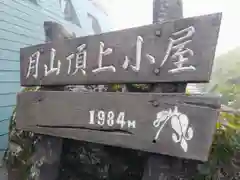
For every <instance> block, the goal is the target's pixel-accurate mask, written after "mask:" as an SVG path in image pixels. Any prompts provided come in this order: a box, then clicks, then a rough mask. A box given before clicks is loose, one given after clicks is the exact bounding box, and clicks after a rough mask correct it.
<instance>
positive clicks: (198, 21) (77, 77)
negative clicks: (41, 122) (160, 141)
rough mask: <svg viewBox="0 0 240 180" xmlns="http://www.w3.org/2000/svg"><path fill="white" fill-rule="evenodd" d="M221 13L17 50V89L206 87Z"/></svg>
mask: <svg viewBox="0 0 240 180" xmlns="http://www.w3.org/2000/svg"><path fill="white" fill-rule="evenodd" d="M220 24H221V13H215V14H210V15H205V16H199V17H191V18H185V19H178V20H174V21H168V22H165V23H162V24H151V25H146V26H141V27H136V28H130V29H125V30H119V31H113V32H108V33H103V34H98V35H93V36H86V37H79V38H73V39H66V40H56V41H53V42H51V43H46V44H40V45H36V46H31V47H26V48H22V49H21V51H20V54H21V61H20V62H21V63H20V65H21V85H22V86H34V85H67V84H69V85H72V84H104V83H106V84H109V83H155V82H186V81H188V82H208V81H209V78H210V75H211V72H212V62H213V59H214V55H215V48H216V45H217V39H218V34H219V28H220Z"/></svg>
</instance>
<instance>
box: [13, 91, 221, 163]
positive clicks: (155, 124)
mask: <svg viewBox="0 0 240 180" xmlns="http://www.w3.org/2000/svg"><path fill="white" fill-rule="evenodd" d="M219 106H220V104H219V100H218V98H213V97H207V98H206V97H201V96H185V95H180V94H156V93H155V94H154V93H153V94H142V93H104V92H103V93H94V92H93V93H79V92H50V91H45V92H44V91H42V92H25V93H21V94H19V95H18V104H17V113H16V120H17V122H16V123H17V128H20V129H23V130H27V131H33V132H36V133H40V134H48V135H53V136H60V137H65V138H72V139H77V140H83V141H88V142H95V143H102V144H107V145H112V146H118V147H124V148H132V149H138V150H143V151H148V152H153V153H161V154H167V155H171V156H177V157H183V158H190V159H196V160H203V161H205V160H207V157H208V152H209V148H210V146H211V143H212V136H213V133H214V130H215V126H216V121H217V118H218V111H217V109H218V108H219Z"/></svg>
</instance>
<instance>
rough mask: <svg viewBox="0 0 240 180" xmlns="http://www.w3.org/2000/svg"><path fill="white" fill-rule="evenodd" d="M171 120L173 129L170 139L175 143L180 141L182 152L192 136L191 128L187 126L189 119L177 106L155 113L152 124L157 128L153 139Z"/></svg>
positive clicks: (156, 137)
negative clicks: (155, 116)
mask: <svg viewBox="0 0 240 180" xmlns="http://www.w3.org/2000/svg"><path fill="white" fill-rule="evenodd" d="M169 120H170V121H171V127H172V129H173V130H174V132H173V133H172V140H173V142H175V143H180V146H181V148H182V149H183V151H184V152H187V150H188V143H187V141H189V140H191V139H192V138H193V134H194V132H193V128H192V127H190V126H189V119H188V117H187V115H185V114H183V113H180V112H179V111H178V107H176V106H175V108H174V110H172V109H169V110H168V111H161V112H158V113H157V118H156V120H154V122H153V126H154V127H157V128H159V129H158V131H157V133H156V135H155V138H154V139H155V140H157V139H159V137H160V136H159V135H160V133H161V131H162V129H163V128H164V127H165V125H166V124H167V123H168V121H169Z"/></svg>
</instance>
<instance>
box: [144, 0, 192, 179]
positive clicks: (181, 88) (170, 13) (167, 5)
mask: <svg viewBox="0 0 240 180" xmlns="http://www.w3.org/2000/svg"><path fill="white" fill-rule="evenodd" d="M182 6H183V5H182V0H153V23H162V22H164V21H168V20H174V19H180V18H182V17H183V7H182ZM186 86H187V83H182V84H173V83H171V84H164V83H163V84H153V87H154V88H153V92H157V93H176V92H177V93H185V90H186ZM187 164H189V163H188V161H184V160H182V159H178V158H175V157H169V156H164V155H150V157H149V158H148V161H147V163H146V165H145V168H144V174H143V178H142V180H168V179H175V178H176V177H178V178H182V177H184V178H188V177H189V179H191V178H190V176H191V175H192V174H193V173H194V172H195V167H196V164H197V162H196V161H191V163H190V165H191V166H190V167H188V168H187V170H186V169H185V167H186V166H187Z"/></svg>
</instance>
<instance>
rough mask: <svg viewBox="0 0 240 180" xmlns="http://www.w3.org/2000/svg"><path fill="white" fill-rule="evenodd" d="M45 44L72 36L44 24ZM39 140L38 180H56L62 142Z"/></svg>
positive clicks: (36, 157)
mask: <svg viewBox="0 0 240 180" xmlns="http://www.w3.org/2000/svg"><path fill="white" fill-rule="evenodd" d="M44 30H45V38H46V40H45V41H46V42H50V41H56V40H63V39H69V38H71V37H73V35H71V34H69V33H68V32H67V31H66V30H65V29H64V27H63V26H61V25H60V24H58V23H55V22H49V21H47V22H44ZM40 90H43V91H44V90H49V91H63V90H64V86H56V87H46V86H42V87H41V88H40ZM38 136H39V137H40V140H39V141H38V142H37V144H36V145H35V152H34V154H33V157H32V159H33V161H34V162H37V164H38V165H37V166H39V169H38V171H39V172H38V174H37V176H38V180H57V179H58V175H59V168H60V160H61V153H62V146H63V140H62V138H61V137H54V136H47V135H38Z"/></svg>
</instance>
